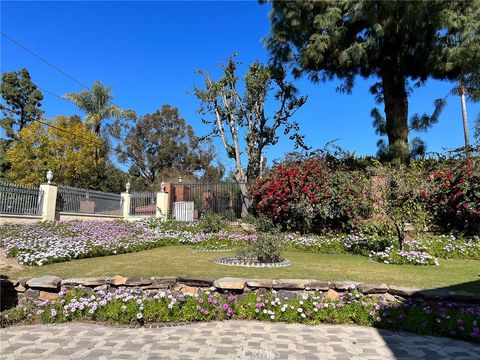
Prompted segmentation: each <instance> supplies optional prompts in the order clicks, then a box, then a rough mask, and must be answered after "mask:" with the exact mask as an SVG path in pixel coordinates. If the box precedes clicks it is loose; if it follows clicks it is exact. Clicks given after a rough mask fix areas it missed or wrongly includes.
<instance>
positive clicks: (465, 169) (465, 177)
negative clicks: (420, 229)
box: [423, 157, 480, 234]
mask: <svg viewBox="0 0 480 360" xmlns="http://www.w3.org/2000/svg"><path fill="white" fill-rule="evenodd" d="M431 180H432V186H431V188H430V189H428V190H426V191H424V193H423V197H424V199H425V201H426V204H427V208H428V209H429V210H430V211H431V213H432V214H433V220H434V223H435V225H436V226H438V227H439V228H440V229H442V230H444V231H445V230H446V231H452V230H457V231H461V232H465V233H468V234H480V158H478V157H477V158H467V159H460V160H451V161H448V162H446V163H444V164H441V165H440V166H439V167H438V168H437V169H436V170H435V171H433V172H432V173H431Z"/></svg>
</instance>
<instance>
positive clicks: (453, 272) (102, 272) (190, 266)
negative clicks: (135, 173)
mask: <svg viewBox="0 0 480 360" xmlns="http://www.w3.org/2000/svg"><path fill="white" fill-rule="evenodd" d="M228 254H229V253H194V252H191V251H190V250H189V248H188V247H187V246H182V245H178V246H166V247H162V248H158V249H154V250H147V251H141V252H137V253H131V254H123V255H115V256H106V257H97V258H90V259H81V260H73V261H69V262H64V263H57V264H51V265H45V266H42V267H31V268H28V269H25V270H21V271H14V272H11V273H8V274H7V275H9V277H10V278H19V277H24V276H39V275H46V274H49V275H56V276H59V277H61V278H69V277H83V276H112V275H117V274H119V275H123V276H165V275H190V276H200V277H211V278H219V277H225V276H232V277H247V278H275V279H277V278H303V279H320V280H352V281H358V282H362V281H369V282H383V283H386V284H390V285H402V286H409V287H418V288H439V287H447V286H454V288H455V289H456V290H460V289H462V290H468V291H475V292H480V277H479V274H480V261H473V260H441V261H440V266H413V265H386V264H381V263H377V262H373V261H369V259H368V258H366V257H363V256H357V255H329V254H318V253H306V252H286V253H285V257H286V258H288V259H290V260H291V261H292V266H290V267H287V268H276V269H257V268H242V267H230V266H222V265H217V264H215V263H214V262H213V261H214V259H216V258H218V257H223V256H228Z"/></svg>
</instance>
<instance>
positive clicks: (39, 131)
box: [7, 115, 106, 189]
mask: <svg viewBox="0 0 480 360" xmlns="http://www.w3.org/2000/svg"><path fill="white" fill-rule="evenodd" d="M50 123H51V125H52V126H43V125H42V124H40V123H38V122H32V123H31V124H29V125H28V126H26V127H24V128H23V129H22V131H20V133H19V134H18V140H15V141H13V142H12V143H11V146H10V147H9V149H8V150H7V160H8V161H9V162H10V163H11V164H12V165H11V169H10V171H9V172H8V173H7V177H8V179H9V180H10V181H12V182H15V183H19V184H24V185H38V184H40V183H41V182H42V181H44V180H45V174H46V172H47V171H48V170H52V171H53V172H54V174H55V181H56V182H58V183H61V184H64V185H70V186H80V187H86V188H89V189H95V188H97V187H98V182H97V175H98V174H99V173H102V174H104V173H105V166H106V161H105V159H104V158H99V159H97V160H98V161H95V158H94V156H93V155H94V152H95V149H96V148H97V147H98V145H100V146H101V144H102V140H101V139H100V138H99V137H98V136H96V135H95V134H92V133H91V132H90V131H89V130H88V129H87V128H86V127H85V125H84V124H83V123H82V120H81V119H80V118H79V117H78V116H72V117H67V116H63V115H59V116H57V117H56V118H55V119H53V120H52V121H50Z"/></svg>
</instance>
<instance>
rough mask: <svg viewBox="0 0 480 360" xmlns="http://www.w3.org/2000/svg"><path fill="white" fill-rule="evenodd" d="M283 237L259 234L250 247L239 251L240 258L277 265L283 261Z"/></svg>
mask: <svg viewBox="0 0 480 360" xmlns="http://www.w3.org/2000/svg"><path fill="white" fill-rule="evenodd" d="M282 240H283V239H282V236H281V235H280V234H278V233H276V234H275V233H274V234H267V233H259V234H258V235H257V238H256V240H255V241H253V242H252V244H251V245H250V246H249V247H246V248H244V249H242V250H240V251H239V254H238V257H240V258H244V259H249V260H254V261H259V262H262V263H275V262H280V261H282V260H283V258H282V250H283V241H282Z"/></svg>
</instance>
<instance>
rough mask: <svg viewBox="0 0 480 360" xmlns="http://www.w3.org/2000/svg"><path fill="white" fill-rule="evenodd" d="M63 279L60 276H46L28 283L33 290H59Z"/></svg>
mask: <svg viewBox="0 0 480 360" xmlns="http://www.w3.org/2000/svg"><path fill="white" fill-rule="evenodd" d="M61 282H62V279H61V278H59V277H58V276H51V275H44V276H41V277H38V278H33V279H30V280H28V281H27V283H26V284H27V286H28V287H29V288H33V289H52V290H53V289H58V287H59V286H60V283H61Z"/></svg>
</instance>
